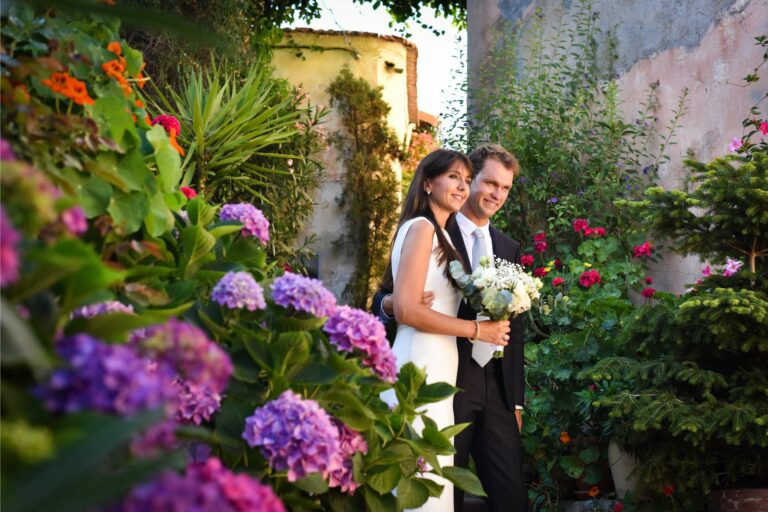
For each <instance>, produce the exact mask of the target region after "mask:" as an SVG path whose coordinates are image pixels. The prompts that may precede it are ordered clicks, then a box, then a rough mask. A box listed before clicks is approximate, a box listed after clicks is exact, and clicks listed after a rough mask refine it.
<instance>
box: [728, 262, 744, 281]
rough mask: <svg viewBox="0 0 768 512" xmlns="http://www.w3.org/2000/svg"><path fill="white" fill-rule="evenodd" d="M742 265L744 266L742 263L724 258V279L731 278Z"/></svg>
mask: <svg viewBox="0 0 768 512" xmlns="http://www.w3.org/2000/svg"><path fill="white" fill-rule="evenodd" d="M742 265H744V263H743V262H741V261H739V260H732V259H731V258H726V261H725V268H724V269H723V275H724V276H725V277H731V276H732V275H733V274H735V273H736V272H738V271H739V269H740V268H741V266H742Z"/></svg>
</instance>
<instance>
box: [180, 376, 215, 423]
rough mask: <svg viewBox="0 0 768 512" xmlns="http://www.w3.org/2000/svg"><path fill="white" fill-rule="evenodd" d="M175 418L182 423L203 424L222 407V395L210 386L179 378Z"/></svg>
mask: <svg viewBox="0 0 768 512" xmlns="http://www.w3.org/2000/svg"><path fill="white" fill-rule="evenodd" d="M174 387H175V389H176V413H175V416H174V417H175V419H176V421H178V422H180V423H194V424H195V425H199V424H201V423H202V422H203V421H208V420H209V419H211V416H213V414H214V413H215V412H216V411H218V410H219V408H220V407H221V395H219V394H218V393H215V392H214V391H213V390H211V389H210V388H209V387H208V386H199V385H197V384H193V383H190V382H183V381H180V380H177V381H176V382H174Z"/></svg>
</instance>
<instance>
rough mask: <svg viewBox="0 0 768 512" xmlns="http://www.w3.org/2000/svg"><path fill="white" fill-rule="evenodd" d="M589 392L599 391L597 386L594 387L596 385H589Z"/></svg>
mask: <svg viewBox="0 0 768 512" xmlns="http://www.w3.org/2000/svg"><path fill="white" fill-rule="evenodd" d="M589 390H590V391H597V386H596V385H594V384H590V385H589Z"/></svg>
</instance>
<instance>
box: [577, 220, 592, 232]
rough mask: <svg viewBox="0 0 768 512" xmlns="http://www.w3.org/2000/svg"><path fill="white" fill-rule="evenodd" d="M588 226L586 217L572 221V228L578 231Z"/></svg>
mask: <svg viewBox="0 0 768 512" xmlns="http://www.w3.org/2000/svg"><path fill="white" fill-rule="evenodd" d="M588 227H589V221H587V219H576V220H574V221H573V230H574V231H575V232H577V233H580V232H582V231H584V230H585V229H587V228H588Z"/></svg>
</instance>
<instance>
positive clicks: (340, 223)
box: [272, 29, 418, 298]
mask: <svg viewBox="0 0 768 512" xmlns="http://www.w3.org/2000/svg"><path fill="white" fill-rule="evenodd" d="M415 60H416V47H415V46H414V45H412V44H411V43H409V42H408V41H406V40H404V39H401V38H399V37H394V36H379V35H376V34H368V33H359V32H346V33H342V32H332V31H314V30H308V29H298V30H294V31H288V32H287V33H286V37H285V38H284V40H283V42H282V44H281V45H279V46H278V48H276V49H275V51H274V56H273V59H272V65H273V66H274V68H275V75H276V76H279V77H282V78H285V79H287V80H288V81H289V82H291V83H292V84H294V85H296V86H297V87H300V88H301V89H302V90H303V91H304V92H305V93H306V94H307V96H308V99H309V101H310V102H311V104H313V105H325V106H329V103H330V97H329V95H328V86H329V85H330V84H331V82H333V81H334V80H335V79H336V77H338V75H339V73H340V72H341V70H342V69H343V68H344V66H348V67H349V68H350V70H351V72H352V74H353V75H354V76H356V77H359V78H363V79H365V80H366V81H368V82H369V83H370V84H371V85H372V86H374V87H378V86H381V87H382V96H383V98H384V100H385V101H386V102H387V104H389V106H390V108H391V110H390V113H389V116H388V119H387V122H388V124H389V126H390V127H391V128H392V130H393V131H394V132H395V135H396V136H397V138H398V140H400V141H401V142H402V143H403V144H407V142H408V141H409V140H410V134H411V130H412V128H413V126H414V124H415V123H416V122H417V118H418V108H416V103H415V102H416V98H415V95H416V89H415V87H416V85H415V84H416V76H415V69H416V67H415ZM409 65H410V70H409ZM409 71H410V74H409ZM340 129H341V123H340V121H339V117H338V115H337V113H336V112H335V111H334V110H333V109H331V111H330V113H329V115H328V116H327V117H326V118H325V121H324V123H323V125H322V126H321V130H322V131H324V132H325V133H327V134H329V135H330V134H332V133H335V132H337V131H338V130H340ZM320 158H321V160H322V162H323V165H324V167H325V173H324V176H323V179H322V182H321V185H320V187H319V188H318V190H317V192H316V194H315V209H314V212H313V217H312V220H311V223H310V225H309V227H308V228H307V233H306V234H309V233H311V234H314V235H315V236H316V240H317V241H316V243H315V245H314V249H315V251H316V252H317V274H318V277H319V278H320V279H322V280H323V282H324V284H325V285H326V286H327V287H328V288H329V289H330V290H331V291H332V292H333V293H334V294H335V295H336V297H337V298H341V294H342V292H343V291H344V288H345V286H346V284H347V282H348V280H349V278H350V277H351V275H352V273H353V272H354V266H355V262H354V259H353V257H352V256H351V255H350V254H349V251H347V250H346V248H338V247H336V246H335V242H336V241H337V240H338V239H339V237H340V236H341V235H342V234H343V233H344V232H345V230H346V229H347V227H346V222H345V213H344V211H342V210H341V209H340V208H339V206H338V203H337V199H338V198H339V197H340V196H341V193H342V179H343V173H344V168H343V165H342V163H341V158H340V155H339V154H338V152H337V150H336V149H335V148H333V147H328V148H327V149H326V150H325V151H323V153H322V154H321V155H320ZM392 172H394V173H395V174H396V175H397V176H398V180H399V179H400V176H401V170H400V164H399V162H397V161H395V162H393V169H392Z"/></svg>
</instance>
